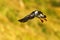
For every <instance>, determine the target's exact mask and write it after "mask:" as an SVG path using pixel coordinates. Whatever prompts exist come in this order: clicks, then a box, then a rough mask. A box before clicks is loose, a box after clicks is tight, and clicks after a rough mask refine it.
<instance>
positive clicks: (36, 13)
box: [18, 10, 46, 22]
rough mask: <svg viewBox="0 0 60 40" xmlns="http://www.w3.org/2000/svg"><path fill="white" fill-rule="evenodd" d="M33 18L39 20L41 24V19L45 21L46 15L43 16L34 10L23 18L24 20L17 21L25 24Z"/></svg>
mask: <svg viewBox="0 0 60 40" xmlns="http://www.w3.org/2000/svg"><path fill="white" fill-rule="evenodd" d="M35 17H37V18H39V19H40V20H41V22H43V20H42V19H44V20H46V19H45V18H46V15H44V14H43V13H42V12H41V11H38V10H35V11H33V12H32V13H31V14H29V15H27V16H25V17H24V18H22V19H20V20H18V21H20V22H27V21H28V20H30V19H33V18H35ZM41 18H42V19H41Z"/></svg>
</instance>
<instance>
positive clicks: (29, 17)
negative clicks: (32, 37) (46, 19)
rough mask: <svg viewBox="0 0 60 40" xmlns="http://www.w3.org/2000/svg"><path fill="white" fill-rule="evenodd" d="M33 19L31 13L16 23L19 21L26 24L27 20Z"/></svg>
mask: <svg viewBox="0 0 60 40" xmlns="http://www.w3.org/2000/svg"><path fill="white" fill-rule="evenodd" d="M33 18H34V13H31V14H30V15H27V16H25V17H24V18H22V19H20V20H18V21H20V22H26V21H28V20H29V19H33Z"/></svg>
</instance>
